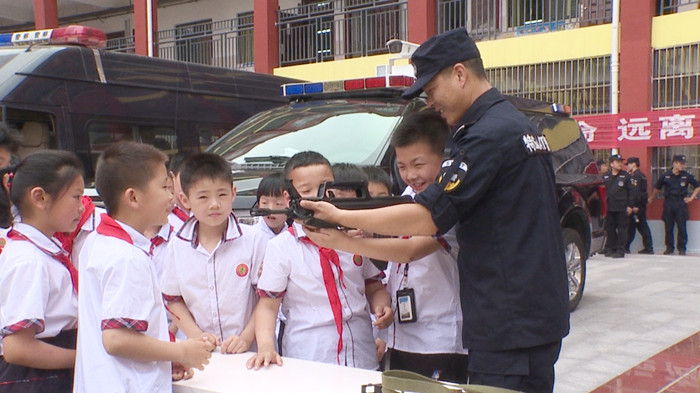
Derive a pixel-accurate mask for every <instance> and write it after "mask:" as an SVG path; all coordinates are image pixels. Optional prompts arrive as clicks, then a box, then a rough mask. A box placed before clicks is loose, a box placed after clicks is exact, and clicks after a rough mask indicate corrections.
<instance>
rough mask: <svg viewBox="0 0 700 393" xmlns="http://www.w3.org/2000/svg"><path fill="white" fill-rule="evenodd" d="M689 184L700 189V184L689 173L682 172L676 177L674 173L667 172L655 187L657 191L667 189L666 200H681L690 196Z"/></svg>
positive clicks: (665, 192)
mask: <svg viewBox="0 0 700 393" xmlns="http://www.w3.org/2000/svg"><path fill="white" fill-rule="evenodd" d="M688 184H692V185H693V187H700V183H699V182H698V181H697V180H696V179H695V176H693V175H692V174H691V173H690V172H688V171H681V172H679V173H678V174H677V175H674V174H673V171H667V172H666V173H664V174H663V175H662V176H661V177H660V178H659V180H657V181H656V185H654V187H655V188H656V189H657V190H660V189H661V188H663V187H666V188H665V189H664V198H667V199H681V198H685V197H687V196H688Z"/></svg>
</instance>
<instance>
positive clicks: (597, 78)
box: [486, 56, 610, 115]
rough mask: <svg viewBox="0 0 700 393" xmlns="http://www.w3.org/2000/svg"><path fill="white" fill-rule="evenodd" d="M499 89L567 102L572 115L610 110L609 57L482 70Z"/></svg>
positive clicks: (512, 93) (505, 91)
mask: <svg viewBox="0 0 700 393" xmlns="http://www.w3.org/2000/svg"><path fill="white" fill-rule="evenodd" d="M486 73H487V75H488V78H489V80H490V81H491V84H492V85H493V86H494V87H496V88H498V89H499V90H500V91H501V92H502V93H504V94H509V95H514V96H520V97H527V98H532V99H536V100H542V101H548V102H556V103H558V104H564V105H569V106H571V109H572V111H573V114H574V115H583V114H598V113H609V112H610V57H608V56H601V57H593V58H586V59H574V60H565V61H558V62H550V63H540V64H526V65H517V66H509V67H499V68H490V69H487V70H486Z"/></svg>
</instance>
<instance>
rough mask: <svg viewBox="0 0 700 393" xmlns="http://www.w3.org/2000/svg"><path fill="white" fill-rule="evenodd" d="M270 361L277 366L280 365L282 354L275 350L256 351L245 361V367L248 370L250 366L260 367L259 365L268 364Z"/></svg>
mask: <svg viewBox="0 0 700 393" xmlns="http://www.w3.org/2000/svg"><path fill="white" fill-rule="evenodd" d="M271 363H274V364H276V365H278V366H281V365H282V356H280V354H279V353H277V352H276V351H262V352H260V351H259V352H258V353H256V354H255V355H253V357H251V358H250V359H248V361H247V362H246V364H245V365H246V367H248V369H249V370H250V369H251V368H253V369H256V370H258V369H260V366H265V367H267V366H269V365H270V364H271Z"/></svg>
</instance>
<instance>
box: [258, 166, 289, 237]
mask: <svg viewBox="0 0 700 393" xmlns="http://www.w3.org/2000/svg"><path fill="white" fill-rule="evenodd" d="M286 186H287V182H286V180H284V177H283V176H282V174H281V173H273V174H271V175H268V176H266V177H265V178H263V179H262V181H260V185H258V192H257V199H258V201H257V202H258V207H259V208H261V209H270V210H280V209H285V208H287V207H289V201H288V200H287V198H285V197H284V191H285V188H286ZM255 228H256V229H257V230H259V231H260V232H261V233H263V234H264V235H265V237H266V238H267V239H272V238H273V237H275V236H277V235H279V234H280V233H281V232H282V231H284V230H285V229H287V216H285V215H284V214H270V215H268V216H264V217H262V219H259V220H258V222H257V223H256V224H255Z"/></svg>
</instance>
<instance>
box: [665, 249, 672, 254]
mask: <svg viewBox="0 0 700 393" xmlns="http://www.w3.org/2000/svg"><path fill="white" fill-rule="evenodd" d="M671 254H673V250H669V249H668V248H667V249H666V251H664V255H671Z"/></svg>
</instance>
